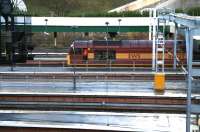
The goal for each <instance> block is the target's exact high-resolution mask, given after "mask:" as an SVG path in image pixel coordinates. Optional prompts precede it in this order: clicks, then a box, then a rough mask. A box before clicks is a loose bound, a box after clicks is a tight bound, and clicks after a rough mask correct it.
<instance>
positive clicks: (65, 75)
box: [0, 71, 186, 80]
mask: <svg viewBox="0 0 200 132" xmlns="http://www.w3.org/2000/svg"><path fill="white" fill-rule="evenodd" d="M74 77H75V78H77V79H95V78H96V79H99V80H101V79H106V80H107V79H114V80H153V79H154V73H153V72H79V71H77V72H76V74H74V73H73V72H71V71H66V72H13V73H10V72H1V73H0V78H1V79H3V80H5V79H12V78H17V79H27V78H29V79H34V78H40V79H72V78H74ZM185 79H186V76H185V74H184V73H168V74H166V80H185Z"/></svg>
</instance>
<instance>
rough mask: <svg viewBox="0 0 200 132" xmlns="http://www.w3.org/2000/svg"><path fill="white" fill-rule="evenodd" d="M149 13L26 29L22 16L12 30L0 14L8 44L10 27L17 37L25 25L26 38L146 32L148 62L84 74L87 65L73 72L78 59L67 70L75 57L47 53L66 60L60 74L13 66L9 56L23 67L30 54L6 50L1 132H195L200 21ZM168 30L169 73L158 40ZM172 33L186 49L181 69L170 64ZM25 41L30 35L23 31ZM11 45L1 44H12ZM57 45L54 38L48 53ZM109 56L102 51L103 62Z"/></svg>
mask: <svg viewBox="0 0 200 132" xmlns="http://www.w3.org/2000/svg"><path fill="white" fill-rule="evenodd" d="M150 12H151V13H150V14H151V15H150V17H149V18H99V19H98V18H56V19H60V22H61V23H55V18H45V17H43V18H39V17H38V18H37V17H36V18H34V17H33V18H31V17H30V18H29V19H28V20H31V19H32V23H29V22H31V21H28V20H27V21H28V23H26V22H27V21H25V17H24V19H23V20H22V18H20V17H16V19H17V20H16V21H17V22H20V21H21V20H22V21H21V22H20V24H19V23H18V24H16V25H13V24H14V23H15V22H14V19H13V18H14V17H15V16H12V15H11V16H10V14H9V13H7V12H5V13H3V15H4V16H3V17H4V18H3V17H1V19H2V20H3V22H2V20H1V26H2V27H5V28H6V29H4V28H1V35H2V34H4V35H5V36H6V37H8V38H9V37H11V36H14V35H13V33H12V32H14V31H13V26H16V27H18V29H20V30H21V26H22V25H23V26H24V27H26V24H28V27H32V28H31V32H45V33H48V32H106V33H107V34H106V35H108V32H128V31H129V32H135V31H136V30H137V31H148V32H149V39H150V40H149V41H150V42H151V43H150V44H151V45H152V47H151V49H150V50H151V51H152V54H151V55H152V57H151V58H152V59H151V60H150V65H151V67H141V66H137V65H132V64H131V66H129V67H115V66H113V65H112V64H111V63H108V65H107V67H98V66H92V67H90V66H89V64H92V63H90V62H89V60H88V62H87V63H85V64H86V65H85V66H84V67H80V66H77V62H76V61H77V60H78V59H77V60H75V61H72V63H71V65H67V62H66V58H67V61H69V59H70V60H71V59H72V58H73V57H74V56H75V51H73V52H72V53H71V54H70V52H69V53H47V54H48V55H53V56H56V57H55V58H57V57H58V56H59V55H61V56H62V57H60V56H59V57H60V58H63V56H64V57H66V56H67V57H66V58H65V59H64V61H63V59H61V61H62V62H61V63H60V64H59V65H61V66H59V67H52V65H54V64H53V63H52V64H49V65H48V64H45V67H43V66H42V65H43V61H41V63H40V61H39V63H37V61H36V63H35V64H34V60H33V61H32V63H31V64H28V61H27V62H26V63H22V64H20V65H18V64H16V65H15V64H14V63H13V62H14V61H13V60H14V56H15V55H19V57H18V59H19V60H20V61H22V60H23V57H24V55H28V54H32V53H31V52H30V53H28V52H26V54H24V53H25V52H24V50H19V52H17V53H16V52H15V51H12V50H11V51H10V50H8V54H7V53H5V54H6V55H8V56H7V57H2V56H4V55H5V54H4V53H2V52H0V54H1V56H0V58H1V61H4V60H5V62H6V61H8V62H9V61H10V62H11V63H10V66H8V65H5V64H4V65H3V66H1V67H0V131H3V132H12V131H19V132H21V131H27V132H29V131H30V132H35V131H37V132H46V131H50V132H64V131H66V132H68V131H70V132H71V131H72V132H76V131H77V132H78V131H88V132H93V131H94V132H101V131H113V132H117V131H119V132H120V131H141V132H147V131H148V132H177V131H180V132H198V131H200V117H199V115H200V69H199V62H193V40H194V39H195V38H197V36H199V35H200V32H199V31H200V29H199V27H200V19H199V17H191V16H187V15H183V14H176V13H175V12H173V11H172V10H168V9H153V10H150ZM6 17H10V18H11V19H10V20H9V19H6ZM9 21H10V22H9ZM65 21H68V22H69V23H67V24H66V23H64V22H65ZM80 21H81V23H80ZM83 21H84V23H83ZM91 21H92V22H91ZM22 23H23V24H22ZM108 25H109V26H110V27H108ZM9 26H10V27H11V28H8V27H9ZM170 26H173V27H174V41H173V46H172V49H173V53H172V54H173V57H172V59H171V67H165V65H166V64H165V62H166V61H165V59H166V57H165V50H166V48H165V42H166V40H165V36H164V35H163V34H164V32H165V30H167V28H169V27H170ZM24 29H25V28H24ZM2 30H3V31H2ZM10 30H11V31H10ZM29 31H30V30H29ZM178 33H181V34H183V35H184V37H185V47H186V49H185V64H183V65H181V66H180V65H178V59H177V58H178V57H177V56H178V55H177V54H178V52H177V47H178V44H177V42H178V41H177V35H178ZM24 35H25V36H26V35H27V36H29V33H26V32H25V31H24ZM18 37H19V36H18ZM29 37H30V36H29ZM13 40H15V39H14V38H12V39H11V42H10V40H8V41H9V42H10V44H11V45H12V44H14V43H15V42H13ZM105 40H106V42H107V41H108V40H107V38H105ZM24 41H25V40H24ZM56 42H57V38H56V35H55V36H54V44H55V46H56ZM7 44H9V43H7ZM106 44H107V46H108V44H109V43H108V42H107V43H106ZM22 47H23V46H22ZM166 47H167V46H166ZM71 48H72V49H74V48H76V47H73V46H72V47H71ZM7 49H9V48H7ZM7 49H6V50H7ZM19 49H20V48H19ZM22 49H23V48H22ZM30 49H31V48H30ZM107 50H108V49H107ZM105 53H106V52H105ZM21 54H22V55H21ZM35 54H39V55H41V54H46V53H35ZM20 55H21V56H20ZM69 55H71V56H72V58H70V57H69ZM91 56H93V55H91ZM108 56H109V55H108V52H107V59H108ZM120 57H122V55H121V56H120ZM57 59H58V58H57ZM57 59H56V60H57ZM23 61H24V60H23ZM30 62H31V61H30ZM73 62H75V63H73ZM105 64H107V62H106V63H105ZM109 64H110V65H109Z"/></svg>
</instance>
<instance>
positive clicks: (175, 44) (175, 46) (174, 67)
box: [173, 23, 178, 70]
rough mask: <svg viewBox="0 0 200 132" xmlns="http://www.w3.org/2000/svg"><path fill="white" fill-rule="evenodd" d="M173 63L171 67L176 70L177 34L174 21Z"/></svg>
mask: <svg viewBox="0 0 200 132" xmlns="http://www.w3.org/2000/svg"><path fill="white" fill-rule="evenodd" d="M174 28H175V29H174V57H173V58H174V65H173V69H174V70H176V65H177V60H176V57H177V35H178V30H177V23H175V27H174Z"/></svg>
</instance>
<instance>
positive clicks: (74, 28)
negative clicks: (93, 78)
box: [71, 26, 78, 89]
mask: <svg viewBox="0 0 200 132" xmlns="http://www.w3.org/2000/svg"><path fill="white" fill-rule="evenodd" d="M77 28H78V27H77V26H72V27H71V29H72V31H73V37H74V36H75V30H76V29H77ZM72 49H73V54H74V55H73V88H74V89H76V60H75V59H74V57H75V55H76V52H75V37H74V39H73V47H72Z"/></svg>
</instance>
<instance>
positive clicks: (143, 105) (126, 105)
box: [0, 93, 200, 112]
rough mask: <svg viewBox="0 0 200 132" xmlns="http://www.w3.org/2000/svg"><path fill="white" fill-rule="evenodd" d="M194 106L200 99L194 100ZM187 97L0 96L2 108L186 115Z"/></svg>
mask: <svg viewBox="0 0 200 132" xmlns="http://www.w3.org/2000/svg"><path fill="white" fill-rule="evenodd" d="M192 102H193V104H200V99H198V98H193V99H192ZM185 105H186V97H178V96H159V95H155V96H122V95H121V96H119V95H118V96H117V95H91V94H75V93H74V94H73V93H71V94H70V93H68V94H20V93H19V94H1V96H0V108H2V109H35V110H63V109H64V110H77V109H78V110H103V111H111V110H112V111H133V110H134V111H136V110H138V111H159V112H167V111H168V112H172V111H173V112H185V110H186V109H185V108H186V106H185Z"/></svg>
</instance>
